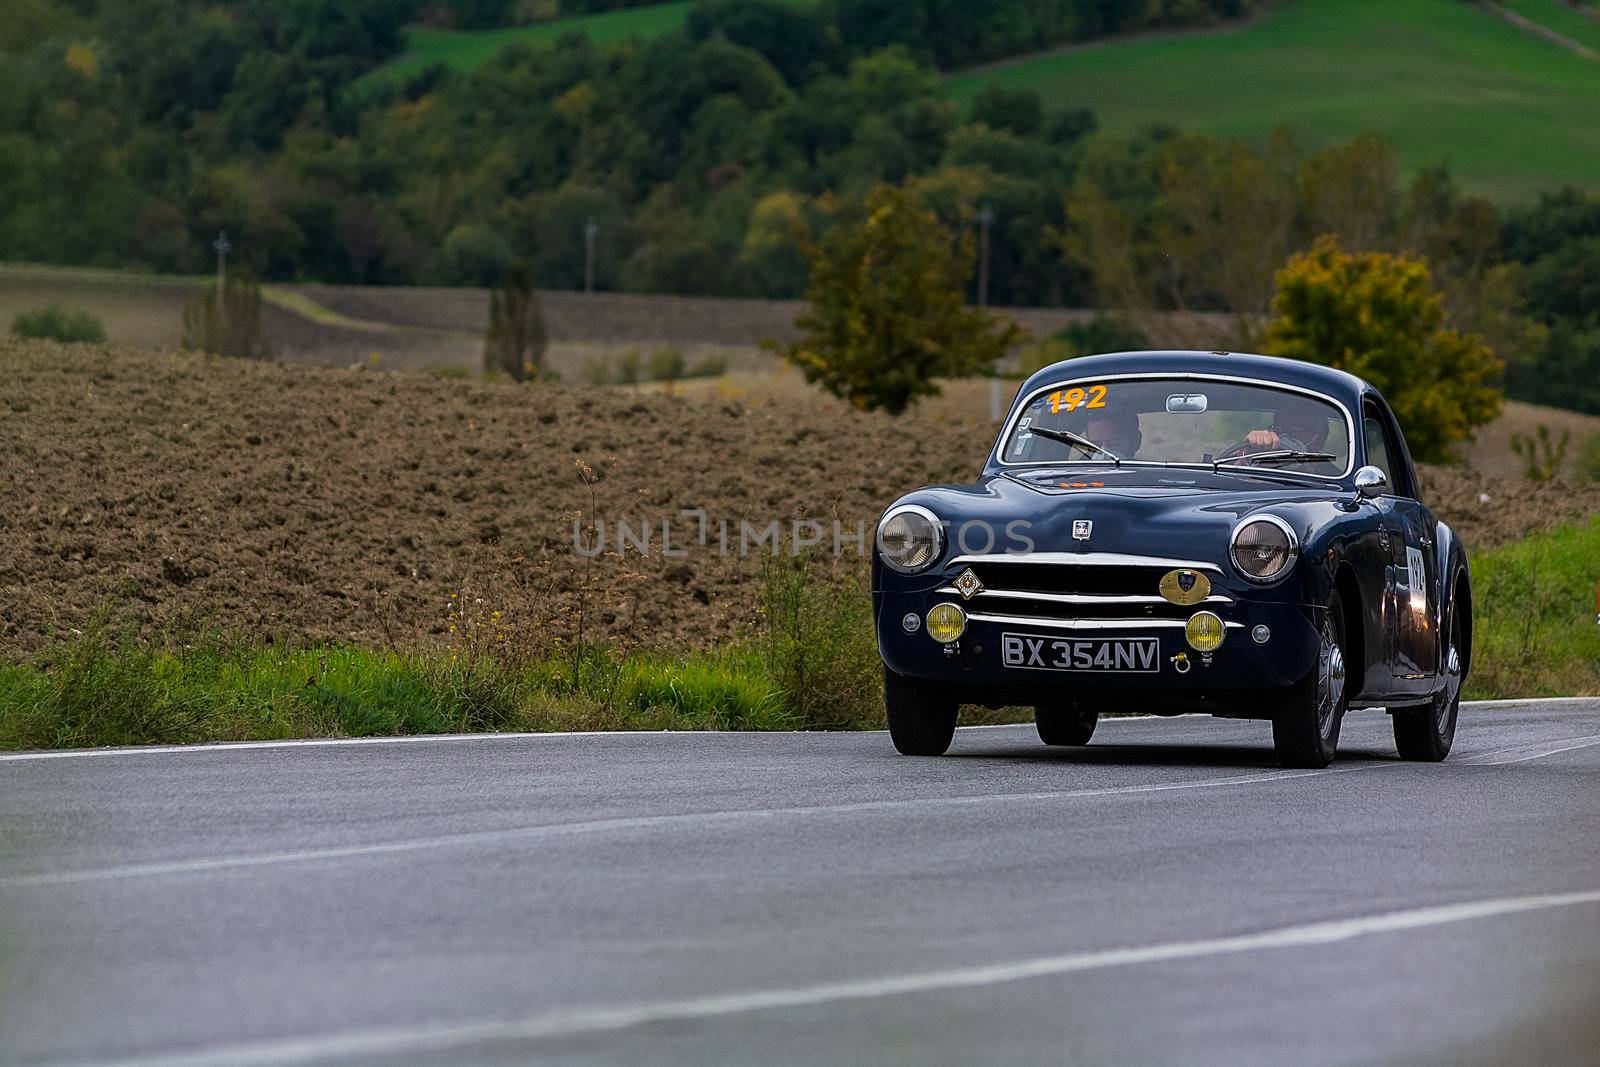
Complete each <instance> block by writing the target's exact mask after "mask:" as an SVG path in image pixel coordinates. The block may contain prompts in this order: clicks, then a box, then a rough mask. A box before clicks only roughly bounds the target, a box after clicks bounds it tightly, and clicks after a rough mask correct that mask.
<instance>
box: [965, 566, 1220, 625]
mask: <svg viewBox="0 0 1600 1067" xmlns="http://www.w3.org/2000/svg"><path fill="white" fill-rule="evenodd" d="M969 567H970V568H971V569H972V572H973V573H974V574H975V575H977V578H978V581H979V582H981V583H982V584H983V588H982V590H981V591H979V592H978V593H976V594H975V595H973V596H972V597H970V598H966V597H963V596H962V593H961V590H960V588H959V587H958V585H957V584H956V579H957V578H958V577H959V576H960V575H961V574H962V573H963V572H965V571H966V570H967V569H968V568H969ZM1179 568H1186V569H1189V570H1195V571H1199V572H1200V573H1202V574H1204V575H1206V577H1207V578H1209V579H1211V581H1212V582H1213V585H1215V584H1216V583H1217V580H1218V579H1219V578H1220V577H1221V569H1220V568H1219V567H1217V566H1216V565H1215V564H1211V563H1201V562H1195V561H1188V560H1175V559H1161V558H1156V557H1151V556H1126V555H1116V554H1110V553H1050V554H1041V553H1035V554H1033V555H1029V556H993V555H990V556H961V557H957V558H956V559H954V560H952V561H951V562H950V564H949V565H948V566H947V568H946V570H945V584H944V585H943V586H941V587H940V588H939V589H938V590H937V592H938V593H940V594H942V595H949V596H951V597H952V598H956V599H958V600H959V601H960V602H961V603H962V604H963V605H964V606H965V608H966V610H967V613H968V615H969V617H971V618H973V619H974V620H977V621H995V622H1006V623H1014V624H1030V623H1031V624H1040V625H1044V626H1048V627H1050V628H1054V629H1066V630H1135V629H1141V628H1143V629H1159V628H1163V627H1168V626H1180V627H1181V626H1182V625H1183V624H1184V623H1185V622H1186V621H1187V620H1188V618H1189V617H1190V616H1191V615H1193V614H1194V613H1195V612H1196V611H1199V610H1201V609H1202V608H1205V609H1208V610H1212V611H1217V610H1218V609H1219V608H1221V607H1225V606H1227V605H1229V604H1232V603H1233V599H1232V598H1231V597H1229V596H1227V595H1225V594H1223V593H1220V592H1218V591H1216V590H1215V588H1213V591H1212V593H1211V595H1210V596H1209V597H1207V598H1206V600H1205V601H1204V602H1202V603H1200V604H1194V605H1189V606H1184V605H1179V604H1173V603H1171V602H1170V601H1168V600H1167V599H1166V598H1165V597H1163V596H1162V595H1161V593H1160V590H1159V585H1160V582H1161V578H1162V576H1163V575H1165V574H1166V573H1167V572H1168V571H1171V570H1174V569H1179Z"/></svg>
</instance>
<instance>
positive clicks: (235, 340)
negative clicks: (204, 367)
mask: <svg viewBox="0 0 1600 1067" xmlns="http://www.w3.org/2000/svg"><path fill="white" fill-rule="evenodd" d="M183 347H184V348H187V349H189V350H190V351H194V352H204V353H206V354H207V355H213V356H232V357H234V358H236V359H268V358H270V356H271V349H270V348H269V347H268V346H267V338H266V333H265V331H264V330H263V329H262V326H261V283H260V282H258V281H256V280H255V278H253V277H251V276H250V275H249V274H247V273H245V272H244V271H238V270H235V271H231V272H229V274H228V277H227V279H226V280H225V281H224V282H223V285H222V295H221V298H220V299H219V298H218V295H217V283H216V282H212V283H211V284H209V285H207V286H206V287H205V288H203V289H200V290H199V291H197V292H195V293H193V294H192V295H191V296H190V297H189V299H188V300H186V301H184V304H183Z"/></svg>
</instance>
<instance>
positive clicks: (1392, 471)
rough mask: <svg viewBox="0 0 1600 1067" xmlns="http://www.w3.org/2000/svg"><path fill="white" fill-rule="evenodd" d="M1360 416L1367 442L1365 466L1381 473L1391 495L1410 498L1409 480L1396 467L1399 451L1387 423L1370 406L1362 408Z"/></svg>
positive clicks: (1362, 430)
mask: <svg viewBox="0 0 1600 1067" xmlns="http://www.w3.org/2000/svg"><path fill="white" fill-rule="evenodd" d="M1361 416H1362V417H1361V432H1362V435H1363V436H1364V437H1365V438H1366V440H1367V464H1368V465H1369V466H1372V467H1377V468H1378V469H1379V470H1381V471H1383V476H1384V478H1386V479H1387V480H1388V482H1389V493H1390V494H1391V495H1393V496H1410V495H1411V492H1412V490H1411V485H1410V480H1409V479H1408V478H1407V477H1406V476H1405V472H1404V471H1402V470H1399V469H1398V468H1397V467H1396V462H1397V458H1398V456H1399V455H1400V450H1399V449H1397V448H1395V446H1394V436H1393V435H1392V434H1391V433H1390V432H1389V424H1388V422H1387V421H1386V420H1385V419H1383V418H1382V417H1381V416H1379V414H1378V412H1377V411H1376V410H1375V409H1374V408H1372V407H1371V406H1370V405H1368V406H1365V407H1364V408H1363V410H1362V413H1361Z"/></svg>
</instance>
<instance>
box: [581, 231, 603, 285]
mask: <svg viewBox="0 0 1600 1067" xmlns="http://www.w3.org/2000/svg"><path fill="white" fill-rule="evenodd" d="M599 237H600V224H599V223H598V222H596V221H595V219H594V216H593V215H591V216H589V221H588V222H585V223H584V224H583V291H584V292H586V293H592V292H594V248H595V242H596V241H597V240H598V239H599Z"/></svg>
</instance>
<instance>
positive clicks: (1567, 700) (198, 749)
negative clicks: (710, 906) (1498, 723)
mask: <svg viewBox="0 0 1600 1067" xmlns="http://www.w3.org/2000/svg"><path fill="white" fill-rule="evenodd" d="M1530 704H1540V705H1543V704H1554V705H1557V706H1560V705H1565V704H1589V705H1593V706H1594V707H1595V708H1596V709H1597V710H1600V697H1527V698H1518V699H1513V700H1464V701H1462V702H1461V706H1462V707H1464V708H1471V707H1480V708H1488V707H1502V706H1507V707H1508V706H1511V705H1530ZM1208 717H1209V716H1207V715H1205V713H1204V712H1193V713H1190V714H1187V715H1178V716H1174V715H1123V716H1119V717H1117V718H1107V719H1102V720H1100V725H1101V726H1106V725H1109V724H1111V723H1117V722H1148V721H1149V720H1151V719H1173V718H1208ZM1026 725H1027V724H1026V723H999V724H996V725H993V726H963V727H962V728H961V730H962V731H967V730H1002V729H1015V728H1016V727H1018V726H1026ZM823 732H831V731H823ZM872 732H874V733H882V732H883V731H882V730H877V731H872ZM780 733H783V731H760V732H756V731H742V730H570V731H554V730H553V731H549V732H539V733H487V734H411V735H407V736H405V737H317V738H309V739H306V740H298V741H294V740H286V741H222V742H217V743H213V744H194V745H135V746H130V747H125V748H64V749H52V750H50V751H45V752H5V753H0V763H6V762H13V761H22V760H46V759H81V758H83V757H85V756H166V755H173V754H175V753H182V754H192V755H203V754H205V753H214V752H242V751H249V750H251V749H271V748H334V747H343V746H348V745H426V744H448V743H451V742H457V741H528V740H535V739H539V738H554V737H614V738H624V737H640V736H646V737H662V736H675V737H755V736H759V737H769V736H775V735H777V734H780Z"/></svg>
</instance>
